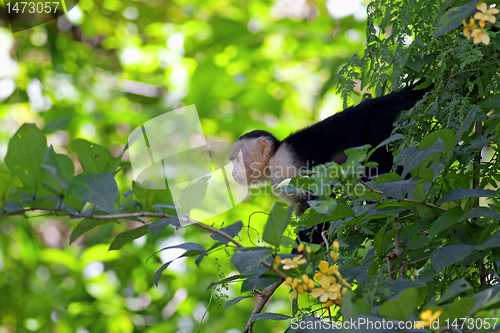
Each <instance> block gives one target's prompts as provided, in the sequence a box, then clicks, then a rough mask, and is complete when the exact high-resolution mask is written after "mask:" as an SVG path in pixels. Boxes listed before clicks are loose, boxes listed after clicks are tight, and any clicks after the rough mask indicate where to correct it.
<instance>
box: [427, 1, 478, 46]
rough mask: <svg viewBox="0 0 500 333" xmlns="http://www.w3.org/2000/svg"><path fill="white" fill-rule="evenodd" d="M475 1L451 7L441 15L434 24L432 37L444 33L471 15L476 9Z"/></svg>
mask: <svg viewBox="0 0 500 333" xmlns="http://www.w3.org/2000/svg"><path fill="white" fill-rule="evenodd" d="M476 4H477V2H469V3H468V4H465V5H462V6H459V7H453V8H451V9H449V10H448V11H447V12H446V13H444V15H443V16H441V17H440V18H439V20H438V22H437V24H436V29H435V30H434V33H433V34H432V35H433V37H434V38H437V37H439V36H442V35H444V34H445V33H447V32H450V31H452V30H454V29H456V28H457V27H458V26H460V25H461V24H462V20H466V19H468V18H469V17H471V16H472V15H473V14H474V13H475V12H476V11H477V9H476Z"/></svg>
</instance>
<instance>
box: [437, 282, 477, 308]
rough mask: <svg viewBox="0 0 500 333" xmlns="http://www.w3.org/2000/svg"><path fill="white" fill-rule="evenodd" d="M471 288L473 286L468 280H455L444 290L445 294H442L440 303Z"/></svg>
mask: <svg viewBox="0 0 500 333" xmlns="http://www.w3.org/2000/svg"><path fill="white" fill-rule="evenodd" d="M470 289H472V286H471V285H470V284H469V282H467V281H466V280H463V279H458V280H455V281H454V282H453V284H452V285H451V286H450V287H449V288H448V289H447V290H446V291H445V292H444V294H443V296H441V298H440V299H439V303H445V302H447V301H448V300H451V299H452V298H454V297H455V296H457V295H458V294H461V293H463V292H465V291H467V290H470Z"/></svg>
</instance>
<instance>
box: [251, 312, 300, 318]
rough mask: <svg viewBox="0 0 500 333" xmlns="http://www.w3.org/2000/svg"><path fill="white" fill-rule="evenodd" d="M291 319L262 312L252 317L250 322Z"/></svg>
mask: <svg viewBox="0 0 500 333" xmlns="http://www.w3.org/2000/svg"><path fill="white" fill-rule="evenodd" d="M292 318H293V317H290V316H286V315H282V314H279V313H270V312H263V313H257V314H254V315H252V320H287V319H292Z"/></svg>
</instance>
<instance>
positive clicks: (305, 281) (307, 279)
mask: <svg viewBox="0 0 500 333" xmlns="http://www.w3.org/2000/svg"><path fill="white" fill-rule="evenodd" d="M302 281H304V283H308V282H309V276H307V275H305V274H304V275H302Z"/></svg>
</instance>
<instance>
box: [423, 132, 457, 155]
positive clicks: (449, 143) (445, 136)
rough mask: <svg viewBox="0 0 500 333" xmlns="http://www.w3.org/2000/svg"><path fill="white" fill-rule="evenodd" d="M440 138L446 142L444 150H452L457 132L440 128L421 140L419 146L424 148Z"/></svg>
mask: <svg viewBox="0 0 500 333" xmlns="http://www.w3.org/2000/svg"><path fill="white" fill-rule="evenodd" d="M438 138H441V139H442V140H443V142H444V151H445V152H448V151H452V150H453V148H455V144H456V138H457V136H456V134H455V132H453V131H452V130H449V129H446V130H440V131H437V132H432V133H429V134H428V135H427V136H426V137H425V138H423V139H422V141H420V143H419V145H418V148H419V149H424V148H426V147H430V146H432V145H433V144H434V143H435V142H436V140H437V139H438Z"/></svg>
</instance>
